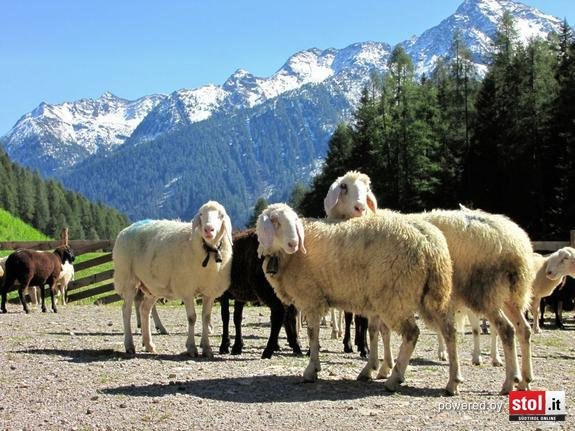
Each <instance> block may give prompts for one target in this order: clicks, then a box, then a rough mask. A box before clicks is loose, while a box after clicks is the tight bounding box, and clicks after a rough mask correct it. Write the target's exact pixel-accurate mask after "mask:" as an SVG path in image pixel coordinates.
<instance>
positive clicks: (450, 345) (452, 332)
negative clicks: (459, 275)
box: [435, 313, 479, 395]
mask: <svg viewBox="0 0 575 431" xmlns="http://www.w3.org/2000/svg"><path fill="white" fill-rule="evenodd" d="M435 317H436V320H435V325H436V326H437V327H438V328H439V331H440V332H441V335H442V337H443V339H444V340H445V343H446V344H447V354H448V355H449V381H448V382H447V386H446V388H445V390H446V392H447V393H448V394H449V395H456V394H458V393H459V390H458V389H457V387H458V385H459V383H461V382H462V381H463V378H462V377H461V371H460V369H459V356H458V353H457V329H456V328H455V322H454V315H453V313H450V314H448V315H443V316H441V315H435ZM477 338H479V319H477Z"/></svg>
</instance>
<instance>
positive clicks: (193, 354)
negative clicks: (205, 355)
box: [186, 346, 198, 358]
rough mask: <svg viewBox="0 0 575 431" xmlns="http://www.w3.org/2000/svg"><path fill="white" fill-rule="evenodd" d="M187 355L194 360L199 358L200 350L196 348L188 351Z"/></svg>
mask: <svg viewBox="0 0 575 431" xmlns="http://www.w3.org/2000/svg"><path fill="white" fill-rule="evenodd" d="M186 353H187V354H188V356H191V357H192V358H197V357H198V348H197V347H195V346H194V347H192V348H191V349H188V350H187V352H186Z"/></svg>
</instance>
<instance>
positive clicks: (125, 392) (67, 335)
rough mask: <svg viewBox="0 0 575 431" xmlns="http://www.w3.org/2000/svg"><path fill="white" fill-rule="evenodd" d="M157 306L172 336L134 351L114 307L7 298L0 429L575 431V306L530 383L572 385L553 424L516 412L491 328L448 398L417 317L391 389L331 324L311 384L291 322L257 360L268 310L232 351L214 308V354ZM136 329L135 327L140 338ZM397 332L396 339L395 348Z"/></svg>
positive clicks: (550, 337) (466, 356)
mask: <svg viewBox="0 0 575 431" xmlns="http://www.w3.org/2000/svg"><path fill="white" fill-rule="evenodd" d="M159 311H160V314H161V316H162V319H163V321H164V324H165V326H166V328H167V329H168V330H169V331H170V333H171V335H168V336H163V335H154V336H153V339H154V342H155V344H156V349H157V350H158V354H148V353H142V352H138V353H137V355H136V357H135V358H126V357H125V355H124V354H123V335H122V323H121V311H120V307H119V306H118V305H111V306H75V305H68V306H66V307H61V308H60V312H59V313H58V314H57V315H56V314H52V313H46V314H42V313H39V312H36V313H33V314H30V315H25V314H23V313H22V312H21V309H20V308H19V307H18V306H16V305H12V306H11V307H9V313H8V314H6V315H0V366H1V369H2V372H1V374H0V430H4V429H6V430H20V429H22V430H35V429H42V430H62V429H64V430H91V429H97V430H117V429H137V430H146V429H169V430H180V429H181V430H184V429H186V430H188V429H221V430H229V429H242V430H243V429H250V430H269V429H280V428H281V429H287V430H292V429H305V430H309V429H313V430H324V429H325V430H328V429H329V430H343V429H353V430H356V431H359V430H370V431H371V430H376V429H377V430H379V429H394V430H403V429H406V430H422V429H429V430H445V429H458V430H478V429H497V430H503V429H514V430H515V429H536V428H541V429H575V421H574V419H573V413H572V412H573V410H572V406H573V405H574V403H575V397H574V394H575V391H573V390H572V388H573V387H574V386H575V340H574V337H573V334H574V333H575V324H574V322H573V314H571V313H570V314H567V317H568V323H569V325H568V329H567V330H566V331H559V330H546V331H544V332H543V334H541V335H535V336H534V343H533V363H534V370H535V374H536V381H535V382H534V385H533V386H534V388H537V389H549V390H565V391H566V401H567V406H568V407H567V408H568V410H567V414H568V416H567V421H566V422H563V423H558V424H547V423H540V422H538V423H517V422H515V423H513V422H509V419H508V407H507V397H506V396H500V395H498V392H499V390H500V387H501V384H502V382H503V378H504V371H503V369H502V368H494V367H492V366H491V365H490V362H489V357H488V356H487V353H488V345H489V337H488V336H485V335H484V336H482V337H481V338H482V346H483V351H484V362H485V363H486V365H483V366H481V367H476V366H472V365H471V364H470V362H471V355H470V350H471V336H470V335H469V334H468V335H465V336H461V337H460V344H459V345H460V352H461V353H460V356H461V367H462V373H463V376H464V378H465V382H464V383H463V384H461V386H460V389H461V395H459V396H456V397H446V396H444V393H443V388H444V386H445V384H446V382H447V366H446V364H444V363H440V362H438V361H436V360H435V357H436V340H435V336H434V335H433V334H432V333H431V332H430V331H429V330H427V329H426V328H424V327H423V325H420V326H421V329H422V333H421V336H420V339H419V342H418V345H417V347H416V350H415V353H414V356H413V358H412V362H411V365H410V367H409V369H408V373H407V376H406V382H405V385H404V386H403V387H402V388H401V389H400V390H399V391H398V392H397V393H395V394H390V393H387V392H386V391H385V390H384V388H383V386H382V384H381V382H379V381H375V382H368V383H363V382H357V381H356V380H355V377H356V376H357V374H358V373H359V371H360V370H361V368H362V367H363V365H364V361H365V360H363V359H361V358H359V356H358V355H357V354H356V353H353V354H344V353H343V349H342V344H341V340H331V339H329V335H330V331H329V330H328V329H327V328H325V329H324V330H322V333H321V347H322V351H321V355H320V359H321V362H322V371H321V372H320V374H319V377H320V379H319V381H318V382H317V383H312V384H304V383H302V382H301V375H302V372H303V369H304V368H305V366H306V364H307V358H297V357H294V356H292V355H291V350H290V349H289V347H288V346H287V341H286V340H285V334H284V333H283V331H282V334H281V339H280V344H281V346H282V351H281V352H278V354H276V355H274V357H273V358H272V359H271V360H262V359H259V358H260V355H261V352H262V350H263V348H264V347H265V344H266V340H267V336H268V331H269V323H268V322H269V315H268V311H267V309H265V308H260V307H247V308H246V309H245V312H244V316H245V317H244V326H245V328H244V335H245V340H244V343H245V349H244V353H243V354H242V355H240V356H230V355H219V354H217V351H218V347H219V342H220V336H219V334H220V319H219V308H215V310H214V318H213V321H214V326H215V328H214V335H212V336H211V343H212V347H213V348H214V352H216V356H215V358H214V359H211V360H208V359H204V358H198V359H192V358H189V357H187V356H186V355H183V354H182V352H183V351H184V350H185V347H184V346H185V333H186V326H185V325H186V317H185V313H184V310H183V307H174V306H162V307H160V309H159ZM140 339H141V338H140V336H139V335H138V336H136V338H135V341H136V342H137V344H139V343H140ZM197 342H199V339H198V340H197ZM398 342H399V339H398V337H394V352H397V346H398ZM303 344H304V345H305V346H307V340H306V339H305V336H304V339H303ZM140 350H141V349H140ZM456 402H468V403H472V402H478V403H481V402H484V403H485V405H486V406H487V407H490V406H492V407H495V410H493V409H491V410H489V409H488V410H487V411H453V410H451V411H445V410H444V411H440V410H441V407H451V408H453V406H454V403H456ZM497 408H499V409H500V411H497Z"/></svg>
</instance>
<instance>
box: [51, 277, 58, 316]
mask: <svg viewBox="0 0 575 431" xmlns="http://www.w3.org/2000/svg"><path fill="white" fill-rule="evenodd" d="M56 281H57V280H54V281H53V282H52V284H51V285H50V301H52V311H53V312H54V313H57V312H58V307H57V305H56V301H55V300H54V290H56Z"/></svg>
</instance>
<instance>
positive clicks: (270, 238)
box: [256, 214, 275, 250]
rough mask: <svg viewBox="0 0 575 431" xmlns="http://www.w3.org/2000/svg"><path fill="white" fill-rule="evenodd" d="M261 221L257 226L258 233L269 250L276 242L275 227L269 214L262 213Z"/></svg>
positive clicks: (263, 245) (265, 248) (264, 246)
mask: <svg viewBox="0 0 575 431" xmlns="http://www.w3.org/2000/svg"><path fill="white" fill-rule="evenodd" d="M260 217H261V223H258V226H257V231H256V233H257V235H258V240H259V241H260V244H261V245H262V247H263V248H264V250H269V249H270V248H271V247H272V245H273V243H274V235H275V229H274V225H273V223H272V220H271V218H270V217H269V216H268V215H267V214H262V215H261V216H260Z"/></svg>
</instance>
